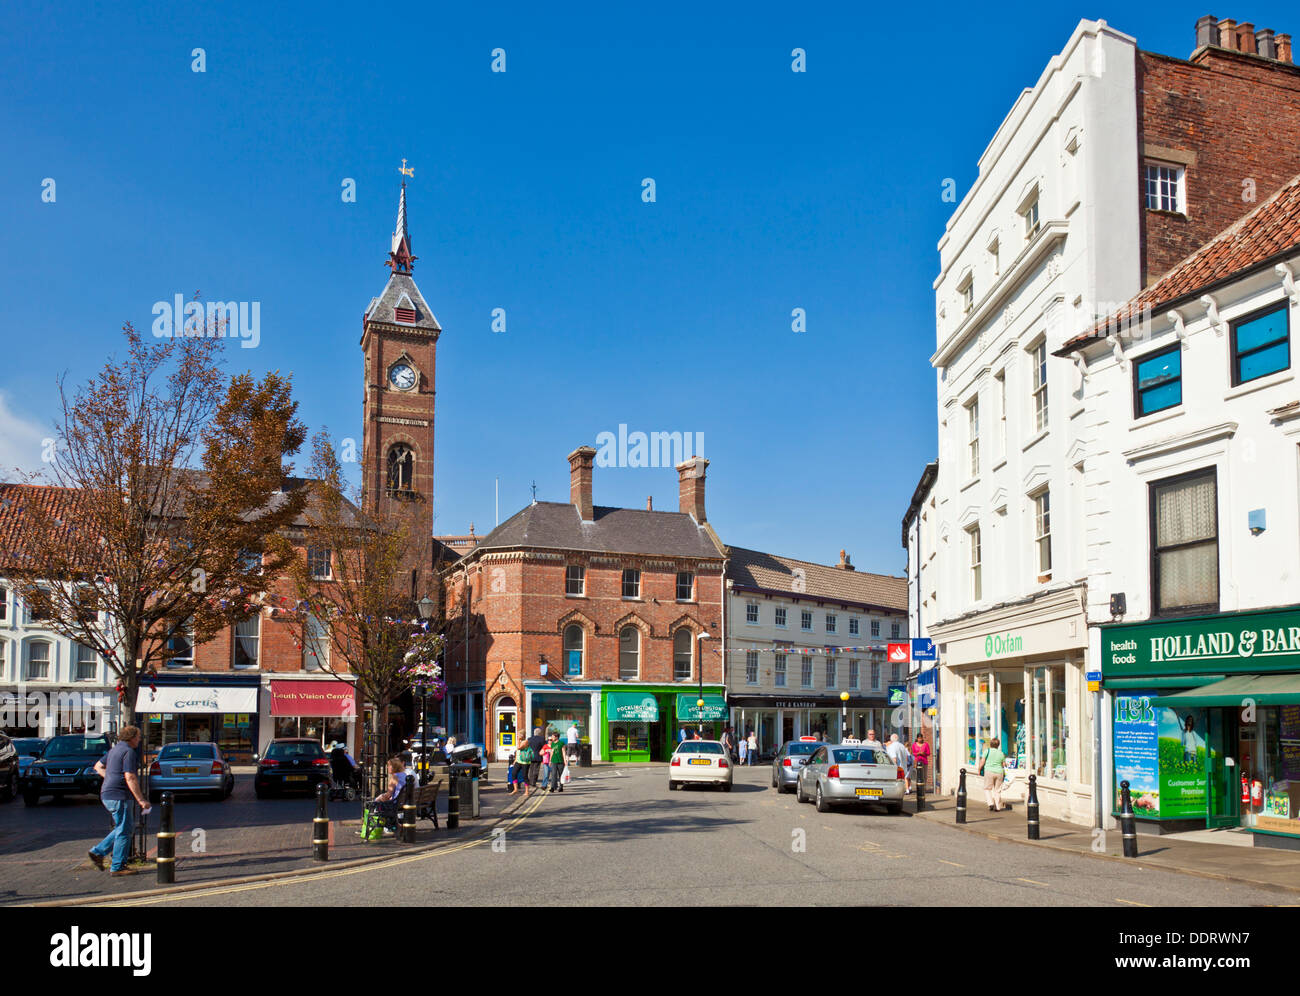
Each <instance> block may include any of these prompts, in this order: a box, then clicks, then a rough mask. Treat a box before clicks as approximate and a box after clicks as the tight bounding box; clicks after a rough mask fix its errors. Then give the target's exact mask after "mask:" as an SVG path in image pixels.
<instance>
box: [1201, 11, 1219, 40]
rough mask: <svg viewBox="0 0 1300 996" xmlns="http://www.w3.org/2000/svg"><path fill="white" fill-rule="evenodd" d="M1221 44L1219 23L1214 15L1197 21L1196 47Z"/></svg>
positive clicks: (1207, 15)
mask: <svg viewBox="0 0 1300 996" xmlns="http://www.w3.org/2000/svg"><path fill="white" fill-rule="evenodd" d="M1217 44H1219V22H1218V21H1216V20H1215V19H1214V15H1213V14H1206V15H1205V16H1204V17H1198V18H1197V19H1196V47H1197V48H1205V46H1207V45H1217Z"/></svg>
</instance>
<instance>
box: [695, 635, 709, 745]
mask: <svg viewBox="0 0 1300 996" xmlns="http://www.w3.org/2000/svg"><path fill="white" fill-rule="evenodd" d="M708 638H709V632H708V630H705V631H704V632H703V633H701V634H700V635H699V636H697V637H696V639H697V640H699V641H700V647H699V653H697V654H696V655H695V658H696V661H695V663H696V668H695V670H696V671H697V672H698V677H699V680H700V692H699V698H698V699H696V700H695V707H696V708H697V709H699V710H700V726H699V730H700V736H704V641H705V640H707V639H708Z"/></svg>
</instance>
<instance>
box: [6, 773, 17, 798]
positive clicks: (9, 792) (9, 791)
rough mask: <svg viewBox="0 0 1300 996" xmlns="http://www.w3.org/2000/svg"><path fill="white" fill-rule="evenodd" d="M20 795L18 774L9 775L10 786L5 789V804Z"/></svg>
mask: <svg viewBox="0 0 1300 996" xmlns="http://www.w3.org/2000/svg"><path fill="white" fill-rule="evenodd" d="M17 794H18V772H16V771H12V772H10V773H9V784H8V785H7V786H6V787H5V802H8V801H9V800H10V799H12V798H13V797H14V796H16V795H17Z"/></svg>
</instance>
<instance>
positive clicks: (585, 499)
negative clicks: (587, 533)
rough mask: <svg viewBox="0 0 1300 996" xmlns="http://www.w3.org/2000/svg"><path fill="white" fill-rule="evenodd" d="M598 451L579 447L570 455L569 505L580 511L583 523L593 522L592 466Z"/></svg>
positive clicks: (588, 447)
mask: <svg viewBox="0 0 1300 996" xmlns="http://www.w3.org/2000/svg"><path fill="white" fill-rule="evenodd" d="M595 456H596V451H595V449H593V448H592V447H590V446H579V447H578V448H577V449H576V450H574V451H573V452H572V453H570V454H569V503H570V504H571V505H574V506H575V507H576V508H577V509H578V517H579V518H581V519H582V521H583V522H591V521H592V518H593V515H592V506H591V466H592V460H593V459H594V458H595Z"/></svg>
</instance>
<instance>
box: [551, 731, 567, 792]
mask: <svg viewBox="0 0 1300 996" xmlns="http://www.w3.org/2000/svg"><path fill="white" fill-rule="evenodd" d="M563 775H564V750H563V749H562V745H561V743H560V735H559V734H558V733H552V734H551V779H550V782H549V784H548V788H549V789H550V791H552V792H563V791H564V782H563V781H561V780H560V779H561V778H562V777H563Z"/></svg>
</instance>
